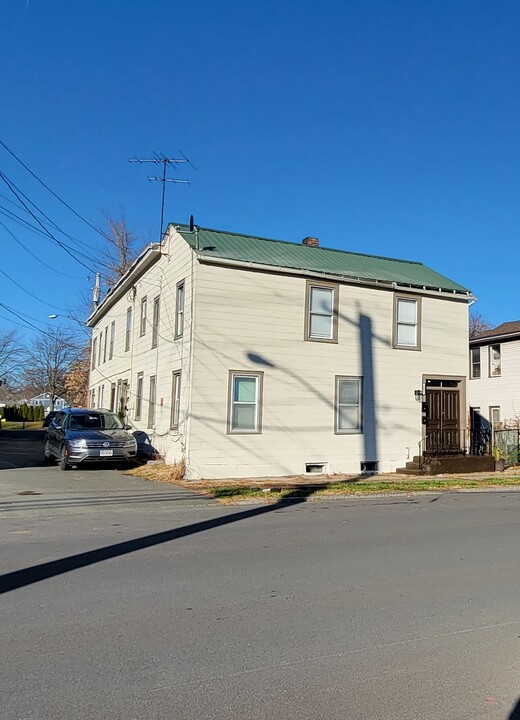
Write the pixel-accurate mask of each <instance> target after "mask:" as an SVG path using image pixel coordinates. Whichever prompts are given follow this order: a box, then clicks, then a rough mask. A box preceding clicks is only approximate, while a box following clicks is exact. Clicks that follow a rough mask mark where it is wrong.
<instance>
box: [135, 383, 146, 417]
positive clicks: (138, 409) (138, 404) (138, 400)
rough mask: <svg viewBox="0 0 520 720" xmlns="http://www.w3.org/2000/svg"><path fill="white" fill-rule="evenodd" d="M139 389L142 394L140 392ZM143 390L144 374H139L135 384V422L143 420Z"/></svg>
mask: <svg viewBox="0 0 520 720" xmlns="http://www.w3.org/2000/svg"><path fill="white" fill-rule="evenodd" d="M139 386H140V387H139ZM139 389H140V391H141V392H139ZM143 389H144V373H142V372H140V373H137V381H136V383H135V411H134V420H141V415H142V413H143Z"/></svg>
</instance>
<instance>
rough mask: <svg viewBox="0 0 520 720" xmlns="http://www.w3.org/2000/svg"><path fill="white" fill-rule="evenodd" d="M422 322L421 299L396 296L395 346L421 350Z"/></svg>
mask: <svg viewBox="0 0 520 720" xmlns="http://www.w3.org/2000/svg"><path fill="white" fill-rule="evenodd" d="M420 323H421V303H420V299H419V298H411V297H396V298H395V306H394V347H397V348H403V349H406V350H420V349H421V324H420Z"/></svg>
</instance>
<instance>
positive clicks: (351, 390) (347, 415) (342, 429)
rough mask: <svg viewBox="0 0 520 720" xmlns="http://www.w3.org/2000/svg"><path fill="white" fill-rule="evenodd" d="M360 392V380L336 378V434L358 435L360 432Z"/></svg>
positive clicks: (361, 404)
mask: <svg viewBox="0 0 520 720" xmlns="http://www.w3.org/2000/svg"><path fill="white" fill-rule="evenodd" d="M362 390H363V382H362V378H360V377H345V376H342V375H338V376H336V403H335V404H336V422H335V432H336V433H360V432H361V431H362V427H363V401H362Z"/></svg>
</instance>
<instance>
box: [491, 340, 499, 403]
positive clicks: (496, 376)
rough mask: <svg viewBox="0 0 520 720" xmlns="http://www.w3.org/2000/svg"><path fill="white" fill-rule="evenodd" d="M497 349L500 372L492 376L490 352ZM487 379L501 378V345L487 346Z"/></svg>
mask: <svg viewBox="0 0 520 720" xmlns="http://www.w3.org/2000/svg"><path fill="white" fill-rule="evenodd" d="M496 347H497V348H498V352H499V355H500V368H499V369H500V372H499V373H495V374H493V373H492V372H491V365H492V363H491V350H492V348H496ZM488 377H490V378H498V377H502V344H501V343H493V345H488ZM493 407H494V406H493Z"/></svg>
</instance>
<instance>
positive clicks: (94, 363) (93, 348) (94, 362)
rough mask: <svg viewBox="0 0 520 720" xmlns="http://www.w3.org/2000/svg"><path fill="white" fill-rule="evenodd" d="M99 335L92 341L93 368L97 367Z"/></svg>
mask: <svg viewBox="0 0 520 720" xmlns="http://www.w3.org/2000/svg"><path fill="white" fill-rule="evenodd" d="M96 353H97V337H95V338H94V340H93V341H92V370H94V368H95V367H96Z"/></svg>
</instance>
